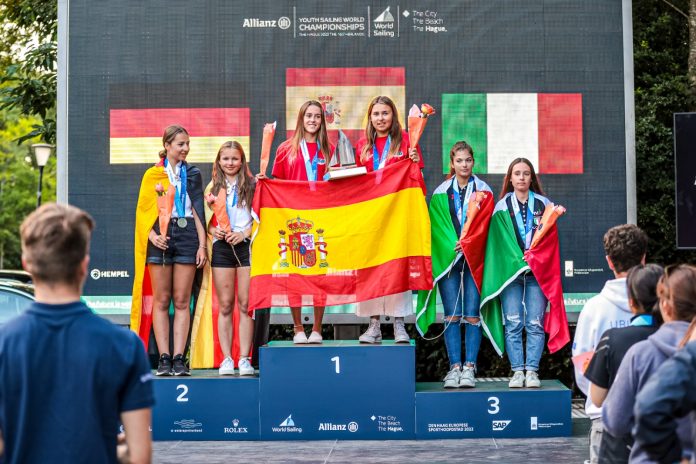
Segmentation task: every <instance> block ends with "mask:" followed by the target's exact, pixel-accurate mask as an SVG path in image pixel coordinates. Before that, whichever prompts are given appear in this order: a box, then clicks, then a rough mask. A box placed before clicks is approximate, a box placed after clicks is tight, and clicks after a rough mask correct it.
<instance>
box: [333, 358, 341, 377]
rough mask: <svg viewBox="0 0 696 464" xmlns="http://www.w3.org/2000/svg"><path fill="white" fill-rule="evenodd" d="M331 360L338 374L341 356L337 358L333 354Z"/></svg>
mask: <svg viewBox="0 0 696 464" xmlns="http://www.w3.org/2000/svg"><path fill="white" fill-rule="evenodd" d="M331 360H332V361H333V362H334V363H336V373H337V374H340V373H341V358H339V357H338V356H334V357H333V358H331Z"/></svg>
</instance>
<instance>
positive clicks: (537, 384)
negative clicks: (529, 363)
mask: <svg viewBox="0 0 696 464" xmlns="http://www.w3.org/2000/svg"><path fill="white" fill-rule="evenodd" d="M524 386H525V387H527V388H541V380H539V374H537V373H536V371H527V376H526V377H525V379H524Z"/></svg>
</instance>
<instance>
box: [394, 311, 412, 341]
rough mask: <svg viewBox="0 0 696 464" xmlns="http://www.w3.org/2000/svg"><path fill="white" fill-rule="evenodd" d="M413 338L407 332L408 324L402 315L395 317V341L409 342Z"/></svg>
mask: <svg viewBox="0 0 696 464" xmlns="http://www.w3.org/2000/svg"><path fill="white" fill-rule="evenodd" d="M410 341H411V338H410V337H409V336H408V332H406V325H405V324H404V320H403V318H401V317H395V318H394V343H408V342H410Z"/></svg>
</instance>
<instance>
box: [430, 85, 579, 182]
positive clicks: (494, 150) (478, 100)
mask: <svg viewBox="0 0 696 464" xmlns="http://www.w3.org/2000/svg"><path fill="white" fill-rule="evenodd" d="M458 140H465V141H467V142H468V143H469V144H470V145H471V146H472V147H473V149H474V157H475V159H476V164H475V166H474V172H475V173H480V174H505V172H506V171H507V167H508V165H509V164H510V161H512V160H513V159H514V158H517V157H524V158H528V159H529V160H530V161H531V162H532V163H533V164H534V167H535V168H536V170H537V172H539V173H542V174H582V172H583V166H582V158H583V154H582V95H581V94H579V93H562V94H560V93H488V94H485V93H467V94H443V95H442V164H443V172H444V173H448V172H449V151H450V149H451V148H452V145H454V143H455V142H457V141H458Z"/></svg>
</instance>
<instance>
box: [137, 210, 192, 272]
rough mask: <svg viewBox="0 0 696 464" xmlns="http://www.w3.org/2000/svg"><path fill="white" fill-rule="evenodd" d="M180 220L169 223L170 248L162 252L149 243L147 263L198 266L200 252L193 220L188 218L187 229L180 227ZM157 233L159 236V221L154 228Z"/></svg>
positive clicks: (175, 219)
mask: <svg viewBox="0 0 696 464" xmlns="http://www.w3.org/2000/svg"><path fill="white" fill-rule="evenodd" d="M177 219H178V218H173V219H172V220H171V221H169V228H168V230H167V236H168V237H169V243H168V245H169V247H168V248H167V249H166V250H161V249H160V248H157V247H156V246H155V245H153V244H152V242H151V241H149V240H148V241H147V261H146V262H147V263H148V264H174V263H178V264H196V253H197V252H198V232H197V231H196V223H195V222H194V220H193V218H192V217H191V218H186V227H184V228H182V227H179V226H178V225H177V223H176V221H177ZM153 229H154V231H155V233H157V234H158V235H159V233H160V227H159V220H158V221H157V222H155V226H154V227H153Z"/></svg>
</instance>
